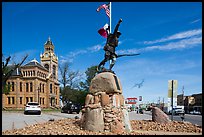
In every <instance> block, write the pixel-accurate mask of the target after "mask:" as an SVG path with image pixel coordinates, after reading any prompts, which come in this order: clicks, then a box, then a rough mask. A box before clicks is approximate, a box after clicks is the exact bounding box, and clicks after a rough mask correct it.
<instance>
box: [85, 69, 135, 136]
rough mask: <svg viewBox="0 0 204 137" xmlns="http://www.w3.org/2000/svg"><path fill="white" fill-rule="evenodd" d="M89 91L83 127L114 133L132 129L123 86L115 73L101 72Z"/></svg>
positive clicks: (93, 80)
mask: <svg viewBox="0 0 204 137" xmlns="http://www.w3.org/2000/svg"><path fill="white" fill-rule="evenodd" d="M89 91H90V93H89V94H88V95H87V96H86V99H85V107H84V108H83V109H82V117H81V128H83V129H85V130H91V131H98V132H100V131H102V132H103V131H105V132H113V133H121V132H130V131H132V128H131V125H130V121H129V116H128V111H127V108H126V107H125V104H124V97H123V95H122V86H121V83H120V80H119V79H118V77H117V76H116V75H115V74H113V73H111V72H102V73H99V74H98V75H96V76H95V77H94V78H93V79H92V81H91V85H90V88H89Z"/></svg>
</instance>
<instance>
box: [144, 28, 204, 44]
mask: <svg viewBox="0 0 204 137" xmlns="http://www.w3.org/2000/svg"><path fill="white" fill-rule="evenodd" d="M201 34H202V29H194V30H189V31H184V32H180V33H177V34H174V35H171V36H169V37H166V38H161V39H158V40H154V41H144V44H155V43H161V42H166V41H170V40H177V39H183V38H189V37H193V36H198V35H201Z"/></svg>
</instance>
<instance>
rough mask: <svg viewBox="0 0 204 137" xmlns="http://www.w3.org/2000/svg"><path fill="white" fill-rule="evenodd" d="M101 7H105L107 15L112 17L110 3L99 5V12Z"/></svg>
mask: <svg viewBox="0 0 204 137" xmlns="http://www.w3.org/2000/svg"><path fill="white" fill-rule="evenodd" d="M101 9H105V11H106V15H107V16H108V17H109V18H110V10H109V4H103V5H101V6H99V7H98V8H97V10H96V11H97V12H99V11H100V10H101Z"/></svg>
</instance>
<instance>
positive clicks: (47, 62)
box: [40, 37, 58, 83]
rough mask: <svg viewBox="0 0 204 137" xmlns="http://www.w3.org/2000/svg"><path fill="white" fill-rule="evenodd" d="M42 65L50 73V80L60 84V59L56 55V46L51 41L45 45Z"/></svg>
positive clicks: (41, 58)
mask: <svg viewBox="0 0 204 137" xmlns="http://www.w3.org/2000/svg"><path fill="white" fill-rule="evenodd" d="M40 60H41V64H42V65H43V66H44V67H45V68H46V69H47V70H48V71H49V75H48V78H51V79H52V80H53V81H54V82H57V83H58V57H57V56H56V55H55V53H54V45H53V43H52V41H51V39H50V37H49V38H48V40H47V41H46V42H45V44H44V53H43V54H41V55H40Z"/></svg>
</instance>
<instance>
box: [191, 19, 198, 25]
mask: <svg viewBox="0 0 204 137" xmlns="http://www.w3.org/2000/svg"><path fill="white" fill-rule="evenodd" d="M198 21H200V19H197V20H194V21H192V22H190V24H193V23H196V22H198Z"/></svg>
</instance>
